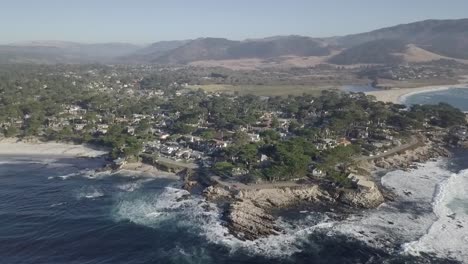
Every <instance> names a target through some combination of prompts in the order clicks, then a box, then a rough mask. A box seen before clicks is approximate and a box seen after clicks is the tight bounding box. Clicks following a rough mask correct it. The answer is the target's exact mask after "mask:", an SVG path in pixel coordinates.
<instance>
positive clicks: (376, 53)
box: [328, 39, 407, 65]
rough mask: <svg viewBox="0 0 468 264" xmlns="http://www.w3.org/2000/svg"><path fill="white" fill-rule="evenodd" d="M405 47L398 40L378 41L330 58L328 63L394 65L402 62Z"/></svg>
mask: <svg viewBox="0 0 468 264" xmlns="http://www.w3.org/2000/svg"><path fill="white" fill-rule="evenodd" d="M406 50H407V45H406V43H405V42H404V41H401V40H398V39H380V40H373V41H369V42H365V43H363V44H360V45H356V46H354V47H351V48H349V49H345V50H344V51H343V52H341V53H339V54H337V55H335V56H333V57H331V58H330V59H329V60H328V62H330V63H333V64H339V65H350V64H396V63H401V62H403V58H404V57H403V56H402V55H397V54H398V53H400V54H402V53H405V51H406Z"/></svg>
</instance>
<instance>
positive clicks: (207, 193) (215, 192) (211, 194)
mask: <svg viewBox="0 0 468 264" xmlns="http://www.w3.org/2000/svg"><path fill="white" fill-rule="evenodd" d="M232 195H233V194H232V193H231V192H230V191H228V190H226V189H224V188H222V187H218V186H213V185H211V186H208V187H207V188H206V189H205V190H204V191H203V196H204V197H205V198H206V199H207V200H208V201H217V200H222V199H223V200H224V199H232V198H233V197H232Z"/></svg>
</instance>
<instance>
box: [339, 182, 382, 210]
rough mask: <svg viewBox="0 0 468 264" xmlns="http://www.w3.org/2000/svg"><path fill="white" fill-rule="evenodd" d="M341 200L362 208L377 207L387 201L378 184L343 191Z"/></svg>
mask: <svg viewBox="0 0 468 264" xmlns="http://www.w3.org/2000/svg"><path fill="white" fill-rule="evenodd" d="M339 201H340V202H343V203H345V204H348V205H351V206H353V207H360V208H375V207H377V206H379V205H380V204H382V203H383V202H384V201H385V198H384V196H383V194H382V192H381V191H380V190H379V188H378V187H377V186H375V187H372V188H364V187H361V188H358V189H356V190H346V191H343V192H342V194H341V195H340V198H339Z"/></svg>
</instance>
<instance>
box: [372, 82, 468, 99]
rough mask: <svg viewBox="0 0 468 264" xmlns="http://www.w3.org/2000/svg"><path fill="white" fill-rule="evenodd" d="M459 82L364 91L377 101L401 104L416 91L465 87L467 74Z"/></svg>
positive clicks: (467, 83)
mask: <svg viewBox="0 0 468 264" xmlns="http://www.w3.org/2000/svg"><path fill="white" fill-rule="evenodd" d="M459 82H460V83H459V84H447V85H434V86H424V87H418V88H393V89H390V90H381V91H372V92H366V94H367V95H373V96H375V97H376V98H377V100H378V101H383V102H388V103H394V104H401V103H403V102H404V100H405V98H406V97H408V96H410V95H414V94H418V93H425V92H433V91H443V90H448V89H451V88H467V87H468V76H462V78H461V79H460V81H459Z"/></svg>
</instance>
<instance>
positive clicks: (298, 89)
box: [190, 84, 338, 96]
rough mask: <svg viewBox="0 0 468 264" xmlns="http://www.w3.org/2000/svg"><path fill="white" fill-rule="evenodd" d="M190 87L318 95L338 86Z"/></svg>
mask: <svg viewBox="0 0 468 264" xmlns="http://www.w3.org/2000/svg"><path fill="white" fill-rule="evenodd" d="M190 88H192V89H200V88H201V89H203V90H205V91H207V92H226V93H235V92H238V93H239V94H240V95H245V94H253V95H258V96H287V95H302V94H304V93H306V94H313V95H318V94H320V92H321V91H323V90H333V89H338V86H311V85H223V84H209V85H199V86H191V87H190Z"/></svg>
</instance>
